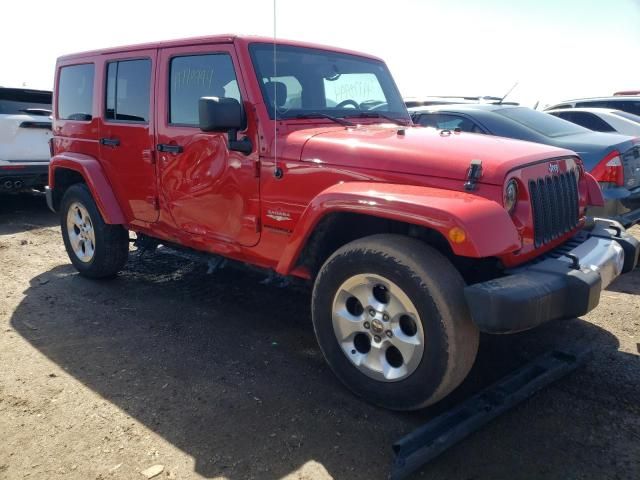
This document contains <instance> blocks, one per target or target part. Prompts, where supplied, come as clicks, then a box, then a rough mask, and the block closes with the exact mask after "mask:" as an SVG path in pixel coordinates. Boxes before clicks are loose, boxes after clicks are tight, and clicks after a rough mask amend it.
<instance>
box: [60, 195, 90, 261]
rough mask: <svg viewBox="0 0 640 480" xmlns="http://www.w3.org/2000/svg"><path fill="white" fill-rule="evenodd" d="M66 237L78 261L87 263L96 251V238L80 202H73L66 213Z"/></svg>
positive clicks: (85, 210) (87, 215)
mask: <svg viewBox="0 0 640 480" xmlns="http://www.w3.org/2000/svg"><path fill="white" fill-rule="evenodd" d="M67 235H68V236H69V243H70V244H71V248H72V249H73V253H75V255H76V257H77V258H78V260H80V261H81V262H84V263H89V262H90V261H91V260H92V259H93V255H94V254H95V251H96V236H95V231H94V229H93V222H92V221H91V216H90V215H89V212H88V211H87V209H86V207H85V206H84V205H82V204H81V203H80V202H73V203H72V204H71V206H70V207H69V210H68V211H67Z"/></svg>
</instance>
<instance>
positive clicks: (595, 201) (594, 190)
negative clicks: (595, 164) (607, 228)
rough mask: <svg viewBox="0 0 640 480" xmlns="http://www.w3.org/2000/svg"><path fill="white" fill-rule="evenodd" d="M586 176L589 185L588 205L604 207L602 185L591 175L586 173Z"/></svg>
mask: <svg viewBox="0 0 640 480" xmlns="http://www.w3.org/2000/svg"><path fill="white" fill-rule="evenodd" d="M584 176H585V181H586V183H587V199H588V200H587V205H593V206H594V207H604V195H603V194H602V189H601V188H600V184H599V183H598V181H597V180H596V179H595V178H593V175H591V174H590V173H587V172H585V173H584Z"/></svg>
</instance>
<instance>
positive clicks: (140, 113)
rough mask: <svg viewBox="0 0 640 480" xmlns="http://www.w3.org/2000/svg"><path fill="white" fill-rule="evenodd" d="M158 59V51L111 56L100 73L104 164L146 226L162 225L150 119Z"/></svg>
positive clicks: (132, 212)
mask: <svg viewBox="0 0 640 480" xmlns="http://www.w3.org/2000/svg"><path fill="white" fill-rule="evenodd" d="M156 57H157V50H142V51H136V52H129V54H128V55H123V54H112V55H108V56H107V57H106V61H105V62H104V63H103V64H102V68H101V72H102V79H103V83H102V85H103V94H102V95H103V97H102V98H101V100H100V104H101V109H102V114H101V125H100V158H101V161H102V165H103V167H104V169H105V170H106V174H107V177H108V178H109V181H110V182H111V187H112V188H113V189H114V191H115V193H116V195H117V198H118V199H119V200H120V205H121V207H122V208H123V209H125V210H127V212H125V213H126V214H127V216H128V217H129V218H133V219H134V221H135V220H137V221H142V222H144V223H149V222H155V221H156V220H157V219H158V201H157V188H158V186H157V177H156V165H155V156H154V135H155V132H154V123H153V120H152V117H151V115H152V112H153V108H152V107H153V101H154V97H155V95H154V93H155V92H154V77H155V66H156ZM101 90H102V89H101Z"/></svg>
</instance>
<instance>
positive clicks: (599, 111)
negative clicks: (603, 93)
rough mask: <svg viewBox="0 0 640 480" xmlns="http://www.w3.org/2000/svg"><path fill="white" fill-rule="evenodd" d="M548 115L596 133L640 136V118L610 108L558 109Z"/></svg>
mask: <svg viewBox="0 0 640 480" xmlns="http://www.w3.org/2000/svg"><path fill="white" fill-rule="evenodd" d="M546 113H550V114H551V115H555V116H556V117H560V118H562V119H563V120H567V121H569V122H571V123H575V124H577V125H580V126H582V127H585V128H588V129H589V130H594V131H596V132H612V133H621V134H623V135H632V136H640V116H638V115H634V114H633V113H628V112H623V111H621V110H612V109H610V108H558V109H555V110H546Z"/></svg>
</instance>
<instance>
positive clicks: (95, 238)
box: [60, 183, 129, 278]
mask: <svg viewBox="0 0 640 480" xmlns="http://www.w3.org/2000/svg"><path fill="white" fill-rule="evenodd" d="M60 214H61V216H60V224H61V225H60V226H61V228H62V238H63V240H64V246H65V248H66V250H67V254H68V255H69V258H70V259H71V263H73V265H74V266H75V267H76V269H77V270H78V272H80V274H81V275H84V276H86V277H90V278H105V277H111V276H113V275H115V274H116V273H118V271H120V270H121V269H122V267H123V266H124V264H125V263H126V261H127V257H128V254H129V234H128V232H127V230H125V229H124V228H123V227H122V226H121V225H109V224H107V223H105V222H104V220H103V219H102V216H101V215H100V212H99V211H98V207H97V206H96V203H95V202H94V200H93V198H92V196H91V193H90V192H89V189H88V188H87V186H86V185H85V184H83V183H79V184H75V185H72V186H71V187H69V189H68V190H67V191H66V192H65V194H64V197H63V198H62V202H61V209H60Z"/></svg>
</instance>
